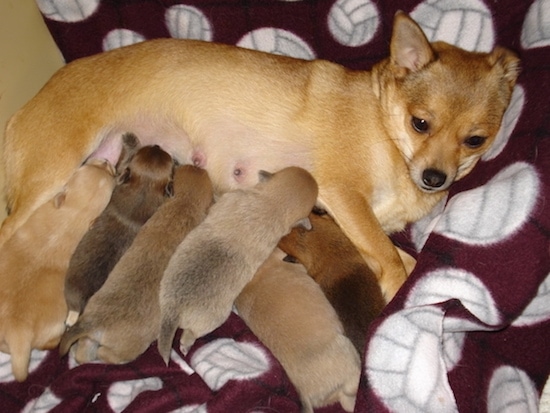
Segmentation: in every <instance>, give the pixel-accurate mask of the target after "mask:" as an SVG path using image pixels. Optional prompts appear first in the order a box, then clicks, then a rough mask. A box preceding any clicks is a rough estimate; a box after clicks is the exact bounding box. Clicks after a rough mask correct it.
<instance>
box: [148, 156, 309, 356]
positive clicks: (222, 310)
mask: <svg viewBox="0 0 550 413" xmlns="http://www.w3.org/2000/svg"><path fill="white" fill-rule="evenodd" d="M260 175H261V177H260V182H259V183H258V184H256V185H255V186H254V187H253V188H249V189H245V190H235V191H230V192H227V193H225V194H224V195H222V196H221V197H220V199H219V200H218V201H217V202H216V203H215V204H214V205H213V206H212V207H211V208H210V211H209V213H208V216H207V217H206V218H205V220H204V221H203V222H201V223H200V224H199V226H198V227H197V228H195V229H194V230H192V231H191V232H190V233H189V235H188V236H187V237H186V238H185V239H184V240H183V242H182V243H181V244H180V245H179V246H178V248H177V249H176V251H175V252H174V255H173V256H172V258H170V261H169V262H168V266H167V267H166V270H165V271H164V275H163V276H162V281H161V282H160V295H159V296H160V312H161V323H160V334H159V338H158V348H159V352H160V354H161V356H162V357H163V359H164V361H165V362H166V363H167V364H168V359H169V357H170V350H171V348H172V341H173V339H174V334H175V333H176V329H177V328H178V327H181V328H183V329H184V331H183V333H182V335H181V339H180V349H181V350H182V352H183V353H185V354H186V353H187V351H188V350H189V348H190V347H191V345H192V344H193V343H194V342H195V339H197V338H198V337H202V336H203V335H205V334H207V333H210V332H211V331H213V330H214V329H215V328H217V327H219V326H220V325H221V324H222V323H223V322H224V321H225V320H226V319H227V317H228V316H229V314H230V313H231V308H232V307H233V302H234V301H235V298H237V296H238V295H239V294H240V292H241V290H242V289H243V288H244V286H245V285H246V284H247V283H248V282H249V281H250V280H251V279H252V277H253V276H254V273H255V272H256V271H257V270H258V268H259V267H260V266H261V265H262V263H263V262H264V261H265V260H266V259H267V258H268V257H269V256H270V254H271V253H272V252H273V250H274V249H275V247H276V246H277V243H278V242H279V240H280V239H281V237H283V236H284V235H286V234H288V233H289V232H290V230H291V229H292V227H294V226H295V225H300V224H302V223H303V222H304V221H307V216H308V214H309V212H310V211H311V208H313V205H314V204H315V200H316V199H317V195H318V188H317V183H316V182H315V180H314V179H313V177H312V176H311V174H310V173H309V172H307V171H306V170H305V169H302V168H298V167H292V166H291V167H288V168H284V169H282V170H280V171H277V172H275V173H273V174H268V173H267V172H264V171H261V172H260ZM307 224H309V221H307Z"/></svg>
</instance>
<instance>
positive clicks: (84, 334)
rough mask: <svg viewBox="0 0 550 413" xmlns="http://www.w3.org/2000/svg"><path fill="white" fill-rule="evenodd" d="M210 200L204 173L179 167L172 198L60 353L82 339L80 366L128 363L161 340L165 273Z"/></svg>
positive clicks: (138, 238) (150, 222)
mask: <svg viewBox="0 0 550 413" xmlns="http://www.w3.org/2000/svg"><path fill="white" fill-rule="evenodd" d="M212 202H213V189H212V184H211V182H210V179H209V178H208V174H207V173H206V171H205V170H204V169H199V168H196V167H194V166H191V165H185V166H179V167H177V168H176V170H175V172H174V197H173V198H170V199H168V200H167V201H166V202H165V203H164V204H163V205H162V206H161V207H160V208H159V209H158V211H157V212H156V213H155V214H154V215H153V216H152V217H151V218H150V219H149V220H148V221H147V222H146V223H145V225H144V226H143V227H142V228H141V230H140V231H139V233H138V234H137V236H136V238H135V239H134V242H133V243H132V245H131V246H130V248H129V249H128V251H126V253H125V254H124V255H123V256H122V258H121V259H120V261H119V262H118V263H117V264H116V266H115V267H114V269H113V271H111V273H110V274H109V277H108V278H107V281H105V284H103V286H102V287H101V288H100V289H99V291H98V292H97V293H96V294H94V295H93V296H92V298H91V299H90V301H89V302H88V305H87V306H86V309H85V310H84V313H83V314H82V316H81V317H80V318H79V320H78V322H77V323H76V324H75V325H74V326H73V327H71V328H69V329H68V330H67V331H66V332H65V334H64V335H63V338H62V340H61V343H60V346H59V349H60V350H59V351H60V353H61V354H62V355H63V354H65V353H67V352H68V351H69V348H70V346H71V345H72V344H73V343H74V342H75V341H77V340H78V342H77V343H76V349H75V357H76V360H77V361H78V362H79V363H86V362H90V361H94V360H101V361H103V362H106V363H126V362H129V361H131V360H133V359H135V358H136V357H138V356H139V355H140V354H141V353H143V352H144V351H145V350H146V349H147V347H148V346H149V344H151V343H152V342H153V341H155V340H156V339H157V337H158V334H159V326H160V307H159V286H160V280H161V278H162V274H163V272H164V269H165V268H166V265H167V264H168V260H169V259H170V257H171V256H172V254H173V253H174V250H175V249H176V247H177V246H178V245H179V244H180V243H181V242H182V240H183V239H184V237H185V236H186V235H187V234H188V233H189V231H191V229H193V228H194V227H195V226H197V225H198V224H199V223H200V222H201V221H202V220H203V219H204V217H205V216H206V212H207V209H208V208H209V207H210V205H211V204H212Z"/></svg>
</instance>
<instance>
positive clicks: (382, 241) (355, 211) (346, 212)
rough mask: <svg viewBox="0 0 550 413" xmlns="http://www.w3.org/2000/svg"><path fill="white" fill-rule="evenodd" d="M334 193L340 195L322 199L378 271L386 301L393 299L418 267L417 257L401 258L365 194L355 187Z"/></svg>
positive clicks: (366, 259)
mask: <svg viewBox="0 0 550 413" xmlns="http://www.w3.org/2000/svg"><path fill="white" fill-rule="evenodd" d="M333 195H336V196H333V197H331V198H330V199H322V198H321V202H322V203H323V204H324V205H326V206H327V209H328V212H329V213H330V214H331V215H332V216H333V217H334V219H335V220H336V222H337V223H338V225H340V228H342V230H343V231H344V233H345V234H346V235H347V236H348V238H349V239H350V240H351V241H352V242H353V244H354V245H355V246H356V247H357V249H358V250H359V252H360V253H361V255H362V256H363V258H364V259H365V261H366V262H367V264H368V265H369V266H370V268H371V269H372V270H373V272H374V273H375V274H376V276H377V278H378V282H379V284H380V287H381V289H382V292H383V293H384V297H385V298H386V302H389V301H390V300H391V299H392V298H393V297H394V296H395V294H396V293H397V291H398V290H399V288H400V287H401V286H402V285H403V283H404V282H405V280H406V279H407V275H408V273H409V272H410V271H411V270H412V268H411V267H414V258H412V257H410V256H408V254H407V257H408V258H409V259H407V260H406V262H404V261H403V260H402V259H401V257H400V254H399V252H398V250H397V248H396V247H395V245H394V244H393V243H392V241H391V240H390V238H389V237H388V236H387V235H386V233H385V232H384V231H383V230H382V227H381V226H380V223H379V222H378V219H377V218H376V216H375V215H374V212H373V210H372V208H371V206H370V205H369V203H368V202H367V200H366V199H365V197H364V196H362V195H361V194H360V193H357V192H353V191H346V192H339V193H338V194H336V193H333ZM403 254H406V253H404V252H403Z"/></svg>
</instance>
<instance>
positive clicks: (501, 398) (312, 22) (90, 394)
mask: <svg viewBox="0 0 550 413" xmlns="http://www.w3.org/2000/svg"><path fill="white" fill-rule="evenodd" d="M37 4H38V5H39V8H40V10H41V11H42V13H43V14H44V18H45V21H46V23H47V25H48V27H49V29H50V30H51V33H52V35H53V37H54V39H55V41H56V42H57V44H58V46H59V48H60V50H61V52H62V53H63V55H64V56H65V58H66V60H67V61H70V60H73V59H76V58H79V57H82V56H86V55H90V54H93V53H99V52H101V51H103V50H107V49H111V48H114V47H118V46H121V45H125V44H130V43H134V42H137V41H142V40H145V39H151V38H154V37H168V36H172V37H188V38H199V39H204V40H212V41H218V42H224V43H230V44H239V45H241V46H243V47H250V48H256V49H261V50H264V51H269V52H273V53H281V54H288V55H292V56H296V57H302V58H306V59H310V58H324V59H329V60H332V61H336V62H340V63H342V64H343V65H345V66H348V67H352V68H360V69H368V68H370V67H371V65H372V64H373V63H374V62H376V61H378V60H380V59H381V58H383V57H385V56H386V55H387V54H388V44H389V39H390V33H391V27H392V20H393V15H394V13H395V11H396V10H398V9H402V10H404V11H406V12H408V13H410V14H411V16H412V17H413V18H414V19H415V20H417V21H418V22H419V23H420V25H421V26H422V27H423V29H424V30H425V32H426V33H427V35H428V37H429V38H430V39H431V40H445V41H448V42H451V43H454V44H457V45H459V46H461V47H464V48H466V49H470V50H480V51H488V50H490V49H491V48H492V47H493V46H494V45H495V44H500V45H503V46H506V47H509V48H511V49H513V50H515V51H517V52H518V54H519V55H520V57H521V59H522V73H521V75H520V78H519V82H518V86H517V87H516V90H515V92H514V95H513V100H512V104H511V106H510V108H509V110H508V111H507V113H506V116H505V119H504V122H503V125H502V129H501V132H500V134H499V137H498V140H497V143H496V145H495V146H494V148H492V150H491V151H490V152H489V153H488V154H487V155H486V156H485V157H484V159H483V160H482V162H480V163H479V164H478V166H476V168H475V169H474V171H473V172H472V173H471V174H470V175H469V176H467V177H466V178H464V179H463V180H461V181H459V182H458V183H456V184H455V185H454V186H453V187H452V190H451V192H450V194H449V197H448V198H447V199H446V200H445V202H443V203H442V204H441V205H439V206H438V208H437V209H436V210H435V211H434V212H433V214H431V215H430V216H429V217H427V218H425V219H423V220H422V221H421V222H418V223H416V224H415V225H412V226H411V227H410V228H409V229H408V230H407V231H405V232H403V233H401V234H397V235H395V236H394V240H395V242H396V243H399V244H400V245H401V246H402V247H403V248H405V249H406V250H408V251H409V252H410V253H411V254H413V255H415V256H416V257H417V258H418V265H417V267H416V269H415V270H414V272H413V273H412V274H411V276H410V278H409V279H408V281H407V282H406V284H405V285H404V287H403V288H402V289H401V291H400V292H399V294H398V295H397V296H396V297H395V299H394V300H393V301H392V302H391V303H390V304H389V305H388V307H387V309H386V310H385V311H384V313H383V314H382V315H381V316H380V317H379V318H378V319H377V320H376V321H375V323H373V325H372V326H371V329H370V330H369V333H368V340H367V345H366V348H365V351H364V353H363V354H362V356H363V358H364V362H363V369H362V378H361V384H360V388H359V394H358V399H357V406H356V411H357V412H371V411H372V412H388V411H397V412H407V413H409V412H455V411H461V412H535V411H537V406H538V398H539V396H540V391H541V389H542V387H543V385H544V383H545V381H546V379H547V377H548V374H549V373H550V351H549V350H548V343H549V342H550V251H549V247H550V243H549V237H550V200H549V198H550V176H549V172H550V128H549V119H550V116H549V113H550V99H549V95H550V1H548V0H536V1H516V0H500V1H490V0H485V1H483V0H456V1H450V0H425V1H418V0H397V1H392V2H389V1H388V2H383V1H371V0H331V1H325V0H320V1H308V0H302V1H278V0H262V1H255V2H250V1H245V0H188V1H185V2H182V1H174V0H172V1H168V0H167V1H156V0H126V1H122V0H120V1H113V0H86V1H84V0H37ZM299 409H300V405H299V399H298V396H297V393H296V391H295V389H294V388H293V386H292V385H291V384H290V382H289V380H288V378H287V377H286V375H285V373H284V371H283V369H282V368H281V366H280V364H279V363H278V362H277V361H276V360H275V359H274V358H273V356H272V355H271V353H270V352H269V350H268V349H267V348H265V347H264V346H263V345H262V344H261V343H260V342H259V341H258V340H257V338H256V337H255V336H254V335H253V334H252V333H251V332H250V330H249V329H248V328H247V327H246V325H245V324H244V323H243V322H242V320H240V319H239V317H238V316H236V315H235V314H232V316H231V317H230V318H229V319H228V320H227V322H226V323H225V324H224V325H222V326H221V327H220V328H219V329H217V330H215V331H214V332H213V333H211V334H209V335H207V336H206V337H204V338H202V339H200V340H198V342H197V343H196V345H195V346H194V347H193V349H192V351H191V352H190V353H189V354H188V355H187V356H186V357H183V356H181V354H179V353H178V351H177V350H176V349H174V351H173V353H172V359H171V362H170V365H169V366H168V367H165V366H164V363H163V362H162V360H161V358H160V356H159V355H158V353H157V351H156V348H155V346H154V345H153V346H151V347H150V348H149V350H148V351H147V352H146V353H144V354H143V355H142V356H141V357H139V358H138V359H137V360H135V361H134V362H132V363H129V364H126V365H117V366H113V365H104V364H87V365H81V366H77V365H76V364H75V363H74V361H73V360H72V359H71V358H70V357H65V358H61V359H60V358H59V357H58V355H57V352H55V351H52V352H40V351H35V352H33V361H32V364H31V374H30V376H29V378H28V380H27V381H26V382H24V383H21V384H20V383H17V382H14V381H13V377H12V376H11V373H10V366H9V356H7V355H5V354H1V353H0V410H1V411H4V412H18V411H25V412H31V411H33V412H34V411H37V412H46V411H52V412H88V411H90V412H92V411H93V412H120V411H125V412H172V411H177V412H211V413H220V412H252V411H254V412H265V413H267V412H284V413H289V412H298V411H299ZM318 411H319V412H327V413H328V412H331V413H334V412H341V411H342V410H341V408H340V406H338V405H334V406H329V407H326V408H323V409H319V410H318Z"/></svg>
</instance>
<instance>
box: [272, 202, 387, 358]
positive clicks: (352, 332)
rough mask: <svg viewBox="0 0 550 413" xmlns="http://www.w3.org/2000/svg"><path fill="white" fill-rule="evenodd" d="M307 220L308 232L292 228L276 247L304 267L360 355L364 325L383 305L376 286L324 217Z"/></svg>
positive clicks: (354, 252)
mask: <svg viewBox="0 0 550 413" xmlns="http://www.w3.org/2000/svg"><path fill="white" fill-rule="evenodd" d="M309 220H310V222H311V227H312V228H311V231H303V230H302V229H301V228H294V229H293V230H292V231H291V232H290V234H288V235H286V236H285V237H283V238H282V239H281V241H280V242H279V248H281V249H282V250H283V251H284V252H286V253H287V254H289V255H290V256H291V257H292V258H294V259H296V260H297V261H298V262H300V263H302V264H303V265H304V266H305V267H306V269H307V272H308V274H309V275H310V276H311V277H312V278H313V279H314V280H315V281H316V282H317V283H318V284H319V285H320V287H321V289H322V290H323V292H324V293H325V295H326V296H327V298H328V300H329V301H330V303H331V304H332V306H333V307H334V309H335V310H336V313H337V314H338V316H339V317H340V320H341V321H342V324H343V325H344V331H345V333H346V336H347V337H349V338H350V340H351V341H352V343H353V344H354V345H355V348H356V349H357V351H358V352H359V353H363V351H364V349H365V339H366V334H367V329H368V326H369V324H370V323H371V321H372V320H374V319H375V318H376V317H377V316H378V315H379V314H380V312H381V311H382V309H383V308H384V306H385V304H386V302H385V300H384V296H383V295H382V290H381V289H380V285H379V284H378V282H377V280H376V276H375V275H374V273H373V272H372V270H371V269H370V268H369V266H368V265H367V263H366V262H365V260H363V257H361V254H359V251H357V248H355V246H354V245H353V244H352V243H351V241H350V240H349V239H348V237H346V236H345V234H344V233H343V232H342V231H341V230H340V228H339V227H338V224H336V222H334V220H333V219H332V218H331V217H330V216H328V214H326V213H325V214H322V213H321V212H317V213H312V214H310V216H309ZM285 260H289V258H285ZM290 261H292V260H291V259H290Z"/></svg>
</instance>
